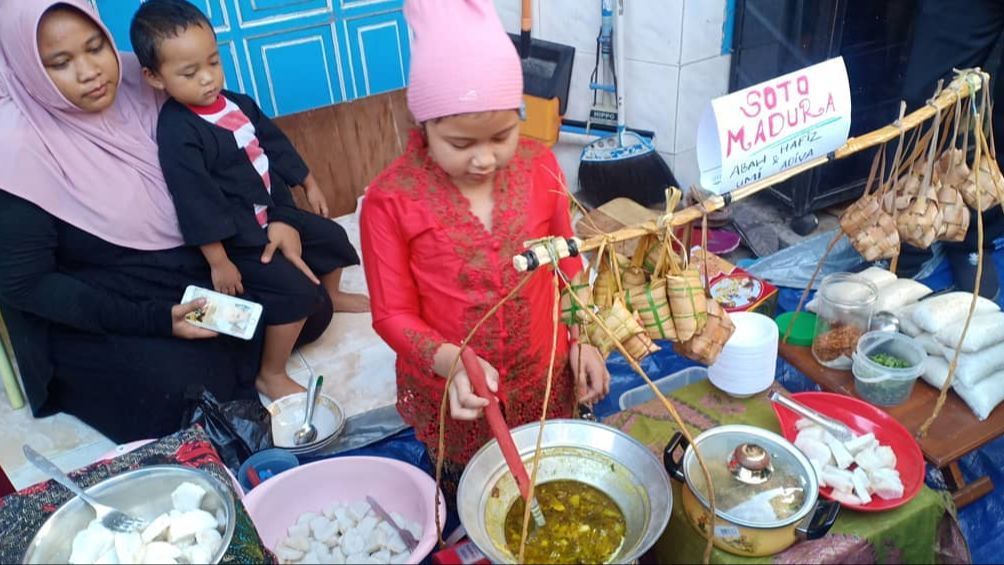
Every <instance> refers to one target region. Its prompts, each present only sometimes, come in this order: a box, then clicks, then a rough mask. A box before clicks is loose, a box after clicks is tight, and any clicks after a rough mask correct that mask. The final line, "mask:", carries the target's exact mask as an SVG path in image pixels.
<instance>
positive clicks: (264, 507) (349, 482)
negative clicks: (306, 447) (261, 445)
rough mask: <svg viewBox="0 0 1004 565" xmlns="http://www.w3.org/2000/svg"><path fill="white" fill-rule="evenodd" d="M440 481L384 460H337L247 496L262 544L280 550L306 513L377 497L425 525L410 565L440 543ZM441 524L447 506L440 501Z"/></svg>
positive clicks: (297, 472)
mask: <svg viewBox="0 0 1004 565" xmlns="http://www.w3.org/2000/svg"><path fill="white" fill-rule="evenodd" d="M435 492H436V481H434V480H433V479H432V478H431V477H430V476H429V475H427V474H425V472H424V471H422V470H421V469H419V468H418V467H414V466H412V465H408V464H407V463H402V462H401V461H397V460H395V459H387V458H384V457H336V458H334V459H325V460H323V461H317V462H314V463H309V464H307V465H301V466H299V467H297V468H295V469H291V470H289V471H286V472H284V473H282V474H280V475H276V476H275V477H273V478H271V479H269V480H267V481H265V482H264V483H262V484H261V485H259V486H258V487H257V488H255V489H254V490H252V491H251V492H249V493H248V494H247V495H246V496H245V497H244V501H243V502H244V506H245V507H246V508H247V511H248V514H250V515H251V520H252V521H254V525H255V527H256V528H257V529H258V534H259V535H260V536H261V538H262V541H264V542H265V545H266V546H268V547H269V548H275V547H276V546H277V545H278V544H279V542H281V541H282V540H283V539H284V538H285V537H286V530H287V529H288V528H289V527H290V526H292V525H293V524H295V523H296V520H297V518H299V517H300V515H302V514H303V513H305V512H321V511H322V510H323V509H324V508H326V507H328V506H330V505H331V504H332V503H335V502H342V503H352V502H356V501H359V500H365V499H366V496H367V495H368V496H372V497H373V498H375V499H376V500H377V502H379V503H380V506H383V507H384V509H386V510H387V512H388V513H390V512H397V513H399V514H401V515H402V516H404V517H405V518H407V519H409V520H412V521H414V522H418V523H419V524H421V525H422V537H420V538H419V540H418V547H417V548H416V549H415V551H414V552H412V554H411V556H410V558H409V560H408V562H409V563H418V562H420V561H421V560H422V559H423V558H424V557H425V556H426V555H428V554H429V552H431V551H432V548H433V547H434V546H435V544H436V519H435V516H436V514H435V500H436V495H435ZM439 501H440V505H439V516H440V520H445V519H446V504H445V503H444V502H443V497H442V496H440V497H439Z"/></svg>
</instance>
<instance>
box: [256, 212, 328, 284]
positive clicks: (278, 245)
mask: <svg viewBox="0 0 1004 565" xmlns="http://www.w3.org/2000/svg"><path fill="white" fill-rule="evenodd" d="M276 249H278V250H279V252H281V253H282V254H283V256H285V257H286V259H287V260H288V261H289V262H290V263H292V264H293V266H294V267H296V268H297V269H300V271H302V272H303V274H304V275H306V276H307V278H308V279H310V280H311V281H312V282H313V283H314V284H321V280H320V279H318V278H317V275H315V274H314V272H313V271H311V270H310V267H308V266H307V264H306V263H304V262H303V258H302V257H301V254H302V253H303V247H302V246H301V245H300V232H298V231H296V228H294V227H293V226H291V225H289V224H285V223H283V222H269V224H268V245H266V246H265V251H264V253H262V254H261V262H262V263H266V264H267V263H269V262H270V261H272V256H273V255H275V251H276Z"/></svg>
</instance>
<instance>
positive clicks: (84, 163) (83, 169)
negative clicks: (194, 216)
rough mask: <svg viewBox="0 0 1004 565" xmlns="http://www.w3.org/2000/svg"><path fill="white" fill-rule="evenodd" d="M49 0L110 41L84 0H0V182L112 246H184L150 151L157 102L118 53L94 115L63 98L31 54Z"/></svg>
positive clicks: (135, 67) (131, 60) (134, 65)
mask: <svg viewBox="0 0 1004 565" xmlns="http://www.w3.org/2000/svg"><path fill="white" fill-rule="evenodd" d="M55 4H68V5H70V6H72V7H74V8H77V9H79V10H80V11H81V12H83V13H84V14H86V15H87V16H88V17H90V18H92V19H93V20H94V22H95V23H96V24H97V25H98V26H99V27H100V28H101V29H102V30H103V31H104V33H105V35H106V36H107V37H108V40H109V41H111V34H110V33H109V32H108V29H107V28H105V26H104V25H103V24H102V23H101V22H100V20H99V19H98V17H97V16H96V14H94V12H93V11H92V10H91V7H90V5H89V4H88V2H87V1H86V0H0V12H2V13H3V17H2V18H0V190H5V191H7V192H9V193H11V194H15V195H17V196H20V197H21V198H24V199H25V200H28V201H30V202H33V203H34V204H36V205H37V206H39V207H41V208H42V209H44V210H45V211H47V212H49V213H50V214H52V215H53V216H55V217H57V218H59V219H61V220H63V221H65V222H67V223H69V224H72V225H73V226H76V227H77V228H80V229H82V230H84V231H86V232H88V233H90V234H92V235H95V236H97V237H100V238H101V239H104V240H105V241H108V242H110V243H114V244H116V245H121V246H123V247H130V248H133V249H141V250H156V249H170V248H172V247H178V246H181V245H183V244H184V240H183V239H182V236H181V230H180V228H179V227H178V218H177V215H176V213H175V210H174V203H173V202H172V201H171V195H170V193H168V191H167V186H166V185H165V183H164V176H163V174H162V173H161V170H160V163H159V160H158V158H157V143H156V140H155V132H156V127H157V114H158V111H159V108H160V104H161V102H162V101H163V100H162V99H161V98H160V96H159V95H158V94H157V93H156V91H154V90H153V89H152V88H150V87H149V86H147V85H146V84H145V83H144V82H143V79H142V76H141V75H140V68H139V63H138V62H137V61H136V58H135V57H133V56H132V55H130V54H120V55H119V66H120V68H121V72H120V75H121V77H122V78H121V79H120V80H119V88H118V94H117V96H116V99H115V103H114V104H113V105H112V106H111V107H110V108H108V109H107V110H105V111H103V112H100V113H96V114H95V113H88V112H84V111H83V110H80V109H79V108H77V107H76V106H74V105H73V104H71V103H70V102H69V101H68V100H67V99H66V98H65V97H64V96H63V95H62V94H61V93H60V92H59V91H58V90H57V89H56V86H55V85H54V84H53V83H52V81H51V80H50V79H49V76H48V75H47V74H46V72H45V68H44V67H43V66H42V61H41V58H40V56H39V53H38V42H37V38H36V35H37V30H38V23H39V21H40V20H41V18H42V14H43V13H44V12H45V11H46V10H47V9H49V8H50V7H51V6H53V5H55ZM113 47H114V44H113Z"/></svg>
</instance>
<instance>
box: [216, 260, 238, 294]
mask: <svg viewBox="0 0 1004 565" xmlns="http://www.w3.org/2000/svg"><path fill="white" fill-rule="evenodd" d="M210 273H211V274H212V280H213V290H215V291H216V292H221V293H223V294H227V295H229V296H236V295H238V294H244V285H243V284H241V272H240V270H239V269H238V268H237V265H234V263H233V261H230V260H227V261H225V262H221V263H218V264H216V265H210Z"/></svg>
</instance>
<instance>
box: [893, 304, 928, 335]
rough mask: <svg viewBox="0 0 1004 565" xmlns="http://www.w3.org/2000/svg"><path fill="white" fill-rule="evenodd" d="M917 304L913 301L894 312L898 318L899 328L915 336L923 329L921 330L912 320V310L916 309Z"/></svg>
mask: <svg viewBox="0 0 1004 565" xmlns="http://www.w3.org/2000/svg"><path fill="white" fill-rule="evenodd" d="M917 306H918V304H917V303H916V302H915V303H913V304H908V305H906V306H904V307H902V308H900V309H899V310H897V311H895V312H894V313H895V314H896V317H897V318H899V330H900V331H901V332H903V333H905V334H906V335H908V336H910V337H917V336H918V335H920V334H922V333H924V331H923V330H921V329H920V327H919V326H918V325H917V324H916V323H915V322H914V321H913V312H914V310H916V309H917Z"/></svg>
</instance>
